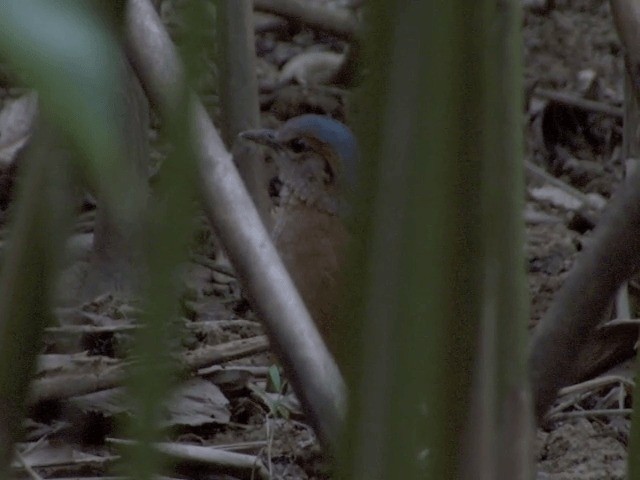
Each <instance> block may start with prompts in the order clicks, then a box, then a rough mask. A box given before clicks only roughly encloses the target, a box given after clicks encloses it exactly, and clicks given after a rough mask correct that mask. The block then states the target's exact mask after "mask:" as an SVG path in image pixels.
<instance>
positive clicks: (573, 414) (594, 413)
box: [550, 408, 633, 421]
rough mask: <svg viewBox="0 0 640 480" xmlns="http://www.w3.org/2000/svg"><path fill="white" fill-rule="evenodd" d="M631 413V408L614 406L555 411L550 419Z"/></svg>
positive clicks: (613, 415) (625, 414)
mask: <svg viewBox="0 0 640 480" xmlns="http://www.w3.org/2000/svg"><path fill="white" fill-rule="evenodd" d="M632 413H633V409H632V408H619V409H618V408H616V409H603V410H583V411H579V412H564V413H556V414H555V415H553V417H551V418H550V420H554V421H557V420H565V419H567V418H584V417H620V416H630V415H631V414H632Z"/></svg>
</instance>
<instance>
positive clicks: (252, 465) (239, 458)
mask: <svg viewBox="0 0 640 480" xmlns="http://www.w3.org/2000/svg"><path fill="white" fill-rule="evenodd" d="M107 442H109V443H113V444H116V445H133V444H134V442H132V441H130V440H123V439H116V438H107ZM156 447H157V448H158V450H160V451H161V452H163V453H165V454H167V455H169V456H170V457H172V458H173V460H177V461H179V462H190V463H199V464H205V465H208V466H210V467H217V469H221V470H223V471H225V472H228V471H232V472H233V474H234V475H236V476H240V477H241V478H246V479H254V478H256V475H257V477H258V478H262V479H265V480H268V479H269V478H271V477H270V476H269V472H268V471H267V469H266V468H265V466H264V464H263V463H262V460H260V458H259V457H256V456H254V455H247V454H243V453H235V452H229V451H225V450H221V449H218V448H215V447H202V446H199V445H186V444H183V443H169V442H162V443H158V444H156Z"/></svg>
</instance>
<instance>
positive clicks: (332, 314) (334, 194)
mask: <svg viewBox="0 0 640 480" xmlns="http://www.w3.org/2000/svg"><path fill="white" fill-rule="evenodd" d="M240 136H241V137H242V138H244V139H247V140H250V141H252V142H255V143H258V144H261V145H265V146H266V147H267V148H268V149H269V150H270V153H271V154H272V155H271V158H272V160H273V163H274V167H275V168H274V170H273V171H274V175H273V177H271V178H269V179H264V181H263V182H262V183H263V185H262V186H263V188H267V189H268V191H269V199H270V200H269V201H270V202H271V205H270V206H269V207H270V208H269V209H268V210H269V211H270V218H269V219H268V222H265V223H266V224H267V225H269V228H270V234H271V238H272V240H273V242H274V245H275V246H276V248H277V250H278V252H279V254H280V257H281V258H282V260H283V262H284V264H285V267H286V268H287V270H288V271H289V274H290V275H291V278H292V280H293V281H294V283H295V285H296V288H297V289H298V291H299V292H300V295H301V296H302V299H303V301H304V302H305V305H306V306H307V308H308V309H309V313H310V314H311V316H312V318H313V319H314V322H315V324H316V326H317V327H318V330H319V331H320V333H321V335H322V336H323V338H324V340H325V342H326V343H327V344H328V345H329V348H330V350H334V347H333V345H334V344H335V338H332V331H333V330H334V328H333V326H334V325H335V319H336V315H337V311H336V309H337V306H338V302H339V300H340V297H341V276H342V266H343V264H344V263H345V256H346V248H347V244H348V242H349V237H350V234H349V231H348V228H347V219H348V216H349V214H350V208H349V198H350V197H351V196H352V195H353V192H354V190H355V187H356V183H357V170H358V163H359V157H360V155H359V149H358V144H357V140H356V137H355V135H354V134H353V132H352V131H351V130H350V129H349V127H347V126H346V125H345V124H343V123H341V122H339V121H337V120H334V119H332V118H330V117H328V116H324V115H316V114H305V115H300V116H297V117H293V118H291V119H289V120H287V121H286V122H284V123H283V124H281V125H280V127H278V128H275V129H256V130H248V131H244V132H242V133H241V134H240Z"/></svg>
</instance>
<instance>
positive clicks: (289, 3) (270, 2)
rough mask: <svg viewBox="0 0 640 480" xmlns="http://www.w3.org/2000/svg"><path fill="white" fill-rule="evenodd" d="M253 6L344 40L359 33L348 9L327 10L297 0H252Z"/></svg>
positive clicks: (355, 20)
mask: <svg viewBox="0 0 640 480" xmlns="http://www.w3.org/2000/svg"><path fill="white" fill-rule="evenodd" d="M253 4H254V8H255V9H256V10H260V11H263V12H268V13H274V14H276V15H281V16H283V17H287V18H289V19H291V20H294V21H298V22H302V23H305V24H306V25H308V26H309V27H311V28H315V29H318V30H324V31H326V32H329V33H332V34H334V35H336V36H338V37H341V38H344V39H345V40H353V39H354V38H356V37H357V36H358V35H359V30H360V27H359V24H358V20H357V18H356V17H355V16H354V15H353V14H352V13H351V12H350V11H348V10H345V9H340V10H338V9H334V10H329V9H327V8H323V7H321V6H318V5H314V4H312V3H310V2H304V3H303V2H300V1H298V0H254V2H253Z"/></svg>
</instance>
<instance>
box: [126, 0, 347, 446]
mask: <svg viewBox="0 0 640 480" xmlns="http://www.w3.org/2000/svg"><path fill="white" fill-rule="evenodd" d="M126 24H127V25H126V30H127V43H128V48H129V50H130V54H131V57H132V59H133V63H134V64H135V66H136V69H137V71H138V74H139V75H140V78H141V81H142V84H143V85H144V87H145V90H146V91H147V94H148V95H149V97H150V98H151V100H152V104H154V105H156V106H158V107H159V108H160V111H167V109H169V108H170V106H171V105H172V104H173V103H174V95H175V93H176V92H179V91H180V89H181V85H183V82H184V75H183V71H182V67H181V63H180V60H179V58H178V54H177V52H176V49H175V46H174V45H173V44H172V43H171V40H170V38H169V35H168V34H167V32H166V30H165V29H164V26H163V25H162V22H161V21H160V18H159V17H158V15H157V13H156V12H155V10H154V9H153V6H152V5H151V4H150V3H149V0H130V1H129V2H128V3H127V14H126ZM191 102H192V105H191V107H190V108H191V111H192V112H193V125H194V130H195V142H196V147H197V151H198V153H199V158H198V161H199V175H200V189H201V195H202V200H203V204H204V205H203V207H204V210H205V213H206V215H207V217H208V219H209V221H210V222H211V223H212V225H213V227H214V229H215V231H216V233H217V234H218V235H219V237H220V240H221V241H222V243H223V245H224V247H225V250H226V252H227V253H228V255H229V258H230V260H231V262H232V264H233V265H234V267H235V270H236V271H237V272H238V276H239V277H240V278H241V279H242V280H243V284H244V286H245V287H246V289H247V291H248V293H249V297H250V298H251V300H252V301H253V305H254V306H255V308H256V310H257V312H258V314H259V315H260V316H261V318H262V319H263V320H264V322H265V323H266V325H267V327H268V330H269V332H270V333H271V335H272V336H271V340H272V344H273V346H274V347H275V349H276V352H277V353H278V354H279V355H280V358H281V359H282V362H283V365H284V367H285V370H286V371H287V374H288V377H289V379H290V380H291V382H292V384H293V385H294V387H295V389H296V393H297V395H298V397H299V398H300V400H301V402H302V404H303V405H304V407H305V410H306V412H307V414H308V415H309V418H310V420H311V422H312V424H313V425H314V426H315V428H316V430H317V432H318V433H319V437H320V438H321V439H322V440H323V441H324V442H326V444H327V445H328V446H330V447H333V448H335V447H337V441H338V436H339V432H340V430H341V427H342V425H343V421H344V418H345V411H346V388H345V385H344V381H343V380H342V377H341V375H340V372H339V371H338V368H337V366H336V364H335V362H334V360H333V359H332V357H331V355H330V354H329V351H328V350H327V347H326V346H325V344H324V342H323V340H322V338H321V336H320V334H319V333H318V331H317V329H316V327H315V325H314V324H313V321H312V319H311V317H310V315H309V313H308V311H307V309H306V307H305V305H304V303H303V301H302V299H301V298H300V295H299V294H298V292H297V290H296V288H295V286H294V284H293V282H292V280H291V278H290V277H289V275H288V273H287V271H286V269H285V268H284V265H283V264H282V261H281V260H280V257H279V255H278V253H277V251H276V249H275V247H274V246H273V244H272V243H271V239H270V237H269V234H268V232H267V231H266V229H265V227H264V225H263V224H262V222H261V220H260V216H259V214H258V212H257V210H256V208H255V206H254V204H253V202H252V201H251V198H250V197H249V194H248V193H247V191H246V188H245V186H244V184H243V182H242V180H241V178H240V175H239V174H238V171H237V169H236V167H235V165H234V163H233V160H232V158H231V155H230V153H229V152H228V151H227V149H226V148H225V146H224V144H223V142H222V140H221V138H220V136H219V134H218V132H217V131H216V129H215V127H214V125H213V123H212V122H211V119H210V118H209V116H208V114H207V112H206V110H205V108H204V107H203V105H202V103H201V102H200V101H199V100H198V99H197V98H196V97H195V96H193V97H192V100H191Z"/></svg>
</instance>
